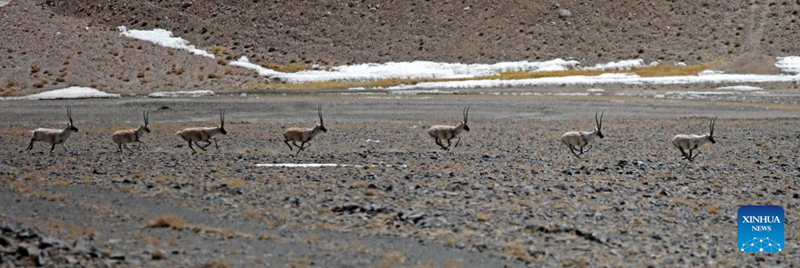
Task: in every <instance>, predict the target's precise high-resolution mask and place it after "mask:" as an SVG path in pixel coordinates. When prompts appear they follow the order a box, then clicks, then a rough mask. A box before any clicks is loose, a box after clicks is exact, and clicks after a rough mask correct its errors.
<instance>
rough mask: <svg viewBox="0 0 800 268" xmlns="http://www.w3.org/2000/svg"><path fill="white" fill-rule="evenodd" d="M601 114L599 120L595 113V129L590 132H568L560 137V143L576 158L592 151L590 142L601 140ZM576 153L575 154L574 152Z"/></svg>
mask: <svg viewBox="0 0 800 268" xmlns="http://www.w3.org/2000/svg"><path fill="white" fill-rule="evenodd" d="M603 114H605V112H603V113H601V114H600V119H597V113H595V114H594V123H595V125H596V127H595V129H594V130H592V131H570V132H567V133H564V135H561V143H563V144H564V145H566V146H567V147H569V151H570V152H572V155H574V156H575V157H577V158H581V157H580V156H581V155H582V154H584V153H587V152H589V150H591V149H592V145H590V143H592V141H594V140H595V139H596V138H600V139H602V138H603V137H605V136H603V132H602V131H601V130H602V128H603ZM584 149H585V150H584ZM576 150H577V151H578V153H575V151H576Z"/></svg>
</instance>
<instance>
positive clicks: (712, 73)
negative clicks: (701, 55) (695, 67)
mask: <svg viewBox="0 0 800 268" xmlns="http://www.w3.org/2000/svg"><path fill="white" fill-rule="evenodd" d="M724 73H725V72H723V71H716V70H704V71H702V72H700V73H698V74H697V75H715V74H724Z"/></svg>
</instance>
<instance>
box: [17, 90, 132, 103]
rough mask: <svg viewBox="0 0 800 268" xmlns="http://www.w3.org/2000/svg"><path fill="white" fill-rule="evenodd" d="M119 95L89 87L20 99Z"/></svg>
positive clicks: (109, 96) (44, 93) (85, 97)
mask: <svg viewBox="0 0 800 268" xmlns="http://www.w3.org/2000/svg"><path fill="white" fill-rule="evenodd" d="M119 97H120V95H119V94H110V93H105V92H103V91H100V90H97V89H94V88H90V87H68V88H62V89H57V90H52V91H46V92H41V93H37V94H33V95H28V96H25V97H21V98H20V99H28V100H61V99H91V98H100V99H107V98H119Z"/></svg>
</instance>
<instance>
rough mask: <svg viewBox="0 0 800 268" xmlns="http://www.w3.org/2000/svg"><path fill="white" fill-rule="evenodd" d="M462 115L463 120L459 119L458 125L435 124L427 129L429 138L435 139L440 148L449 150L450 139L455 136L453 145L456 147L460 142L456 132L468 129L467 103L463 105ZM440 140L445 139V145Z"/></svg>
mask: <svg viewBox="0 0 800 268" xmlns="http://www.w3.org/2000/svg"><path fill="white" fill-rule="evenodd" d="M462 115H463V116H464V121H461V123H459V124H458V125H455V126H448V125H436V126H432V127H431V128H430V129H428V135H430V136H431V138H433V140H434V141H436V144H437V145H439V146H440V147H442V150H450V140H452V139H455V138H458V140H457V141H456V146H455V147H458V144H459V143H460V142H461V137H458V134H461V132H462V131H469V126H467V120H468V119H469V105H467V107H464V111H462ZM442 140H446V141H447V146H444V144H442Z"/></svg>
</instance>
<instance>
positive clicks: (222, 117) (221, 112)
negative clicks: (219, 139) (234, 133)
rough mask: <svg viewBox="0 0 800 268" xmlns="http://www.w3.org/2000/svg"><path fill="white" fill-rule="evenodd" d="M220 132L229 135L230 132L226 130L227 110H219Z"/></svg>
mask: <svg viewBox="0 0 800 268" xmlns="http://www.w3.org/2000/svg"><path fill="white" fill-rule="evenodd" d="M219 133H222V135H228V132H227V131H225V110H219Z"/></svg>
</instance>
